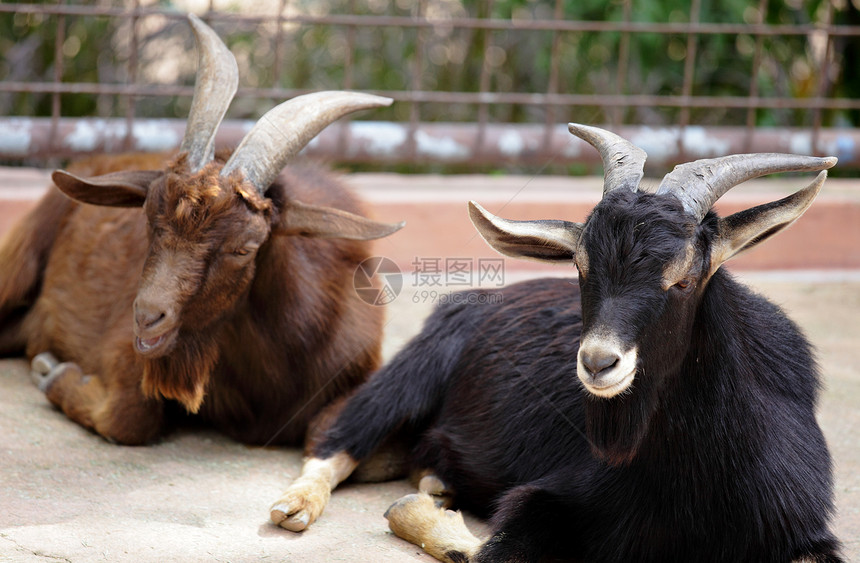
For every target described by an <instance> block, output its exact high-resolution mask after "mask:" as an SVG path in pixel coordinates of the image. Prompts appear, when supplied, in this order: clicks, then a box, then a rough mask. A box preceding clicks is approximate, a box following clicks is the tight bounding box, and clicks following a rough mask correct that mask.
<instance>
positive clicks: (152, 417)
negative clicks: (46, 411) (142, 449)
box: [30, 352, 164, 445]
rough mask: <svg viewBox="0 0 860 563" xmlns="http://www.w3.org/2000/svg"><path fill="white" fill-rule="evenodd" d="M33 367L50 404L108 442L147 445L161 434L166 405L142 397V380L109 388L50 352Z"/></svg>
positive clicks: (38, 384)
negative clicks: (60, 360)
mask: <svg viewBox="0 0 860 563" xmlns="http://www.w3.org/2000/svg"><path fill="white" fill-rule="evenodd" d="M30 365H31V376H32V378H33V381H34V382H35V383H36V386H37V387H38V388H39V390H40V391H42V392H43V393H45V397H47V399H48V401H50V402H51V403H52V404H53V405H55V406H56V407H58V408H59V409H60V410H61V411H63V413H64V414H65V415H66V416H67V417H69V419H71V420H73V421H74V422H77V423H78V424H80V425H81V426H83V427H84V428H87V429H89V430H93V431H95V432H96V433H98V434H100V435H101V436H102V437H104V438H105V439H107V440H108V441H111V442H117V443H121V444H128V445H136V444H145V443H147V442H151V441H152V440H154V439H155V438H156V437H158V436H159V435H160V434H161V433H162V431H163V428H164V409H163V405H162V403H161V401H158V400H155V399H148V398H146V397H144V396H143V394H142V393H141V391H140V387H139V379H137V378H131V379H130V380H129V381H128V382H123V381H121V380H119V379H117V381H115V382H114V383H115V384H114V385H113V386H111V387H108V386H106V385H105V383H104V381H103V380H102V378H100V377H98V376H96V375H86V374H84V372H83V370H82V369H81V367H80V366H78V365H77V364H75V363H72V362H62V363H60V362H59V361H58V360H57V359H56V358H55V357H54V356H53V354H51V353H50V352H44V353H41V354H38V355H36V356H35V357H34V358H33V360H32V362H31V364H30ZM135 381H137V382H138V383H137V384H135Z"/></svg>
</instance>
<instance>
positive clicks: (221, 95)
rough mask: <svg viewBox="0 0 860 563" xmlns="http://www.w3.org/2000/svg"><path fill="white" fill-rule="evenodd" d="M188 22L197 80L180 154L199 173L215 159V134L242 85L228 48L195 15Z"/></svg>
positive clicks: (233, 58) (234, 61)
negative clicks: (195, 53) (185, 156)
mask: <svg viewBox="0 0 860 563" xmlns="http://www.w3.org/2000/svg"><path fill="white" fill-rule="evenodd" d="M188 22H189V23H190V24H191V29H192V30H194V37H195V38H196V40H197V59H198V60H197V78H196V80H195V83H194V97H193V98H192V100H191V111H190V112H189V114H188V124H187V125H186V127H185V136H184V137H183V139H182V144H181V145H180V146H179V151H180V152H187V153H188V165H189V167H190V168H191V170H192V171H194V172H196V171H197V170H200V169H201V168H203V166H205V165H206V164H207V163H209V162H210V161H211V160H212V159H213V158H214V156H215V133H216V132H217V130H218V125H220V124H221V120H222V119H224V114H225V113H227V108H228V107H229V106H230V102H231V101H232V100H233V95H234V94H235V93H236V88H238V86H239V67H238V66H237V65H236V59H235V57H233V54H232V53H231V52H230V51H229V50H228V49H227V46H226V45H224V43H223V42H222V41H221V39H220V38H219V37H218V36H217V35H216V34H215V32H214V31H212V28H210V27H209V26H207V25H206V24H205V23H203V22H202V21H201V20H200V18H198V17H197V16H195V15H194V14H189V15H188Z"/></svg>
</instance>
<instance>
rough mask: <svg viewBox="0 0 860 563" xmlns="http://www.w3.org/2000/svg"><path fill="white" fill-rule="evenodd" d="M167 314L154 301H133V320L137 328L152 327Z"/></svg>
mask: <svg viewBox="0 0 860 563" xmlns="http://www.w3.org/2000/svg"><path fill="white" fill-rule="evenodd" d="M166 316H167V313H165V311H164V309H162V308H160V307H158V306H157V305H156V304H154V303H147V302H145V301H135V302H134V322H135V324H137V326H138V328H141V329H145V328H153V327H155V326H156V325H157V324H158V323H160V322H161V321H163V320H164V318H165V317H166Z"/></svg>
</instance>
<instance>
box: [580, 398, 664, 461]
mask: <svg viewBox="0 0 860 563" xmlns="http://www.w3.org/2000/svg"><path fill="white" fill-rule="evenodd" d="M651 387H652V385H649V384H648V383H640V385H639V387H638V388H637V389H636V391H635V392H634V393H632V394H630V395H622V396H619V397H615V398H612V399H594V398H590V399H589V400H586V402H585V403H586V404H585V420H586V421H587V422H586V435H587V436H588V441H589V443H590V444H591V449H592V452H593V454H594V455H595V456H596V457H597V458H599V459H601V460H603V461H605V462H606V463H608V464H609V465H612V466H616V467H617V466H621V465H627V464H629V463H631V462H632V461H633V459H634V458H635V457H636V455H637V454H638V453H639V447H640V446H641V445H642V442H643V441H644V440H645V437H646V436H647V435H648V431H649V429H650V427H651V424H652V421H653V418H654V415H655V413H656V411H657V393H656V390H655V389H653V388H651Z"/></svg>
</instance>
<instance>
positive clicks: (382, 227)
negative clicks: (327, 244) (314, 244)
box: [273, 201, 406, 240]
mask: <svg viewBox="0 0 860 563" xmlns="http://www.w3.org/2000/svg"><path fill="white" fill-rule="evenodd" d="M404 225H406V223H405V222H403V221H401V222H400V223H380V222H379V221H374V220H372V219H368V218H367V217H362V216H361V215H356V214H354V213H349V212H348V211H343V210H342V209H336V208H334V207H324V206H320V205H311V204H308V203H302V202H300V201H291V202H289V203H288V204H287V205H286V206H285V207H284V209H283V210H282V211H281V216H280V219H279V220H278V223H277V225H275V227H274V228H273V234H276V235H293V236H306V237H318V238H344V239H351V240H373V239H377V238H382V237H387V236H388V235H390V234H393V233H396V232H397V231H399V230H400V229H402V228H403V227H404Z"/></svg>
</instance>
